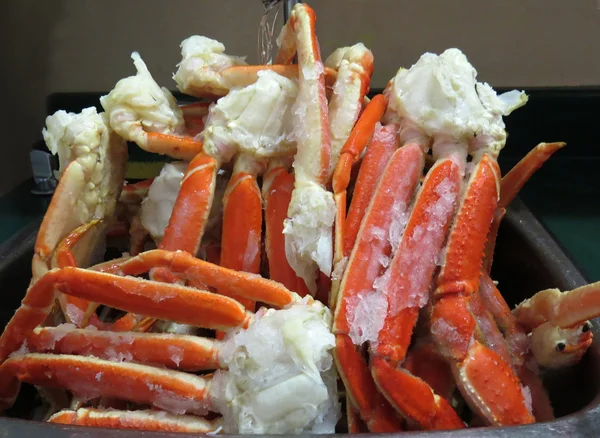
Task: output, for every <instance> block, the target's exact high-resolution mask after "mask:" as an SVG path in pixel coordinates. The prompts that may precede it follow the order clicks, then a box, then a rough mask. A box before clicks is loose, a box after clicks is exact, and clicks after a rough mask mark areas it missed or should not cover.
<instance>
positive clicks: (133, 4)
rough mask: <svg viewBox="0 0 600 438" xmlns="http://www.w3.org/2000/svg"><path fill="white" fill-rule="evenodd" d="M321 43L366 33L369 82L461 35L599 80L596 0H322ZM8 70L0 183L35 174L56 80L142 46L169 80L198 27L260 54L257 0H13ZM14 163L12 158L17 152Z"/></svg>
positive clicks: (492, 49)
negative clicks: (34, 158)
mask: <svg viewBox="0 0 600 438" xmlns="http://www.w3.org/2000/svg"><path fill="white" fill-rule="evenodd" d="M308 3H309V4H311V5H312V6H314V7H315V9H316V11H317V15H318V28H317V31H318V35H319V39H320V42H321V49H322V52H323V55H324V56H326V55H327V54H329V53H330V52H331V51H332V50H333V49H334V48H335V47H339V46H342V45H348V44H352V43H354V42H357V41H362V42H364V43H365V44H366V45H367V46H368V47H370V48H371V49H372V50H373V52H374V54H375V66H376V67H375V68H376V70H375V74H374V78H373V86H376V87H381V86H383V85H384V84H385V83H386V81H387V80H388V79H389V78H390V77H392V76H393V75H394V73H395V71H396V70H397V68H398V67H399V66H409V65H410V64H412V63H413V62H414V61H416V59H417V58H418V57H419V55H420V54H422V53H423V52H425V51H434V52H440V51H442V50H444V49H445V48H447V47H459V48H460V49H462V50H463V51H464V52H465V53H466V54H467V56H468V57H469V58H470V60H471V62H472V63H473V64H474V65H475V67H476V68H477V69H478V71H479V77H480V78H481V79H482V80H485V81H488V82H490V83H491V84H492V85H496V86H543V85H582V84H583V85H593V84H600V50H599V49H600V10H598V7H599V6H598V3H597V1H596V0H570V1H568V0H486V1H481V0H452V1H448V0H424V1H416V0H415V1H401V0H371V1H368V0H320V1H315V0H313V1H309V2H308ZM0 10H1V11H2V12H1V15H0V44H1V45H2V61H0V64H1V65H2V68H1V69H0V70H1V73H0V79H3V81H2V84H3V86H4V90H3V99H2V104H1V106H0V107H1V113H0V115H1V117H0V129H2V132H3V134H4V135H3V141H2V143H0V153H2V155H3V158H4V160H3V164H4V166H3V169H2V171H0V193H3V192H5V191H7V190H9V189H10V188H12V187H14V186H15V185H16V184H18V183H20V182H22V181H23V180H24V179H26V178H28V177H29V161H28V152H29V148H30V144H31V143H32V142H33V141H34V140H36V139H38V137H39V132H40V130H41V128H42V126H43V122H44V99H45V97H46V96H47V95H48V94H49V93H51V92H55V91H94V90H108V89H110V88H111V87H112V86H113V85H114V83H115V82H116V81H117V80H118V79H119V78H121V77H123V76H127V75H129V74H131V73H132V72H133V71H134V69H133V65H132V64H131V61H130V59H129V54H130V53H131V52H132V51H133V50H138V51H139V52H140V53H141V55H142V57H143V58H144V60H145V61H146V62H147V64H148V67H149V68H150V71H151V72H152V73H153V75H154V77H155V78H156V79H157V81H158V82H159V83H160V84H161V85H165V86H167V87H169V88H174V82H173V81H172V80H171V79H170V77H171V74H172V73H173V72H174V71H175V65H176V64H177V62H178V61H179V59H180V54H179V43H180V42H181V40H182V39H184V38H185V37H187V36H189V35H192V34H203V35H206V36H210V37H212V38H216V39H218V40H220V41H222V42H223V43H224V44H225V45H226V47H227V51H228V52H229V53H231V54H240V55H248V59H249V61H251V62H252V61H255V60H256V51H257V46H256V41H257V26H258V22H259V20H260V17H261V2H260V1H259V0H172V1H168V2H167V1H164V0H163V1H158V0H135V1H133V0H130V1H123V0H119V1H117V0H103V1H90V0H48V1H37V0H35V1H34V0H20V1H17V0H13V1H10V0H7V1H5V2H4V3H3V7H2V9H0ZM9 163H10V164H9Z"/></svg>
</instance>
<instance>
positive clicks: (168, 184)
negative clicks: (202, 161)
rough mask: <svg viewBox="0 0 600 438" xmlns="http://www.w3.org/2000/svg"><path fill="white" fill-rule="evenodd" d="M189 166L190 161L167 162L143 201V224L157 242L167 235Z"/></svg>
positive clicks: (141, 216)
mask: <svg viewBox="0 0 600 438" xmlns="http://www.w3.org/2000/svg"><path fill="white" fill-rule="evenodd" d="M187 167H188V163H186V162H183V161H176V162H172V163H167V164H165V165H164V166H163V168H162V169H161V171H160V175H159V176H158V177H156V178H155V179H154V181H152V184H151V185H150V188H149V189H148V196H147V197H146V199H144V200H143V201H142V206H141V214H140V218H141V222H142V226H143V227H144V228H145V229H146V231H148V233H150V236H152V238H153V239H154V241H155V242H160V241H161V240H162V238H163V237H164V235H165V228H167V225H169V219H170V218H171V213H172V212H173V206H174V205H175V201H176V199H177V195H178V194H179V189H180V188H181V182H182V181H183V177H184V175H185V171H186V170H187Z"/></svg>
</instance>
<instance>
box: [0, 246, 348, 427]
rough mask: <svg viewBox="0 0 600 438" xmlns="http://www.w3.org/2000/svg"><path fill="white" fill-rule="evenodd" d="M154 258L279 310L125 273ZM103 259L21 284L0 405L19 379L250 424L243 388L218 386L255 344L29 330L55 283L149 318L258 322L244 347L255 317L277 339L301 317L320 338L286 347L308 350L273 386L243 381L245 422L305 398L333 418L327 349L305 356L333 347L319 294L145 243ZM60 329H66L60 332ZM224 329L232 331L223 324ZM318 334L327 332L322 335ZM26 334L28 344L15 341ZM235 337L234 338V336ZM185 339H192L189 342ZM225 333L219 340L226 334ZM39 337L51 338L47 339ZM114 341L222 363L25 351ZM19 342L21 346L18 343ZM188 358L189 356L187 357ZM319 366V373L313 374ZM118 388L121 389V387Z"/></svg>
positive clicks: (266, 420) (300, 323)
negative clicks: (208, 370)
mask: <svg viewBox="0 0 600 438" xmlns="http://www.w3.org/2000/svg"><path fill="white" fill-rule="evenodd" d="M156 267H165V268H167V269H169V271H170V272H173V273H176V274H177V275H180V276H181V277H182V278H185V279H195V280H196V281H198V282H202V283H204V284H208V285H210V286H211V287H215V288H216V289H217V290H223V291H224V290H227V291H228V293H229V294H233V295H235V296H241V297H244V298H246V299H249V300H252V301H261V302H265V303H268V304H270V305H272V306H275V307H277V308H283V310H278V311H276V310H274V309H271V310H265V309H263V310H261V311H260V312H259V314H257V315H254V314H251V313H249V312H247V311H246V310H245V309H244V307H243V306H242V305H241V304H240V303H239V302H237V301H236V300H234V299H232V298H229V297H227V296H224V294H223V295H220V294H214V293H210V292H206V291H201V290H197V289H193V288H189V287H186V286H181V285H178V284H168V283H157V282H154V281H151V280H143V279H139V278H134V277H132V275H138V274H142V273H145V272H148V271H149V270H150V269H152V268H156ZM103 268H104V269H105V270H106V271H107V272H99V271H94V270H86V269H79V268H74V267H67V268H64V269H57V270H52V271H49V272H48V273H47V274H46V275H45V276H44V277H43V278H42V279H40V281H38V282H37V283H36V284H35V285H34V287H32V288H31V289H30V290H29V291H28V293H27V295H26V297H25V299H24V300H23V304H22V306H21V308H19V310H18V311H17V313H16V314H15V316H14V317H13V319H12V320H11V322H10V323H9V325H8V326H7V329H6V330H5V332H4V333H3V335H2V337H0V354H1V356H0V357H2V359H3V360H2V362H3V363H2V364H1V365H0V382H1V383H2V385H0V387H1V388H2V391H1V394H0V399H1V401H2V407H3V408H6V407H7V406H9V405H10V404H11V403H12V400H14V397H15V394H16V391H17V390H18V386H19V384H18V382H19V381H25V382H29V383H32V384H35V385H42V386H47V385H50V386H61V387H65V388H66V389H68V390H69V391H71V392H73V393H74V394H75V395H77V396H80V397H84V398H95V397H109V398H117V399H123V398H125V399H127V400H131V401H135V402H137V403H142V404H150V405H153V406H155V407H158V408H161V409H164V410H166V411H168V412H170V413H173V414H178V415H180V414H185V413H194V414H198V415H204V414H205V413H206V412H207V411H208V410H212V411H216V412H220V413H222V414H223V415H224V416H225V420H226V421H228V422H229V423H228V426H227V427H229V431H233V432H235V431H236V429H235V428H236V427H240V428H242V430H245V429H243V428H245V427H250V426H252V425H246V424H245V423H242V422H241V421H240V420H239V418H242V417H243V415H244V413H245V412H247V409H249V407H250V405H249V404H248V395H244V394H245V393H240V394H239V397H240V399H239V400H238V399H237V398H233V399H232V398H231V397H237V396H235V394H233V395H232V394H231V392H230V391H229V390H228V391H224V390H225V388H227V387H228V385H229V383H228V382H229V379H245V378H247V377H246V374H245V372H243V369H242V370H240V369H239V367H240V366H241V365H243V364H244V363H245V362H244V361H250V362H252V364H247V365H244V366H250V367H253V368H252V369H253V370H255V367H256V366H257V364H256V363H254V362H253V361H255V360H256V359H252V358H253V357H255V356H253V355H254V354H255V353H252V354H251V355H250V357H248V351H250V350H247V348H250V346H247V347H243V350H244V352H245V353H243V355H245V359H244V358H243V357H242V356H240V357H238V358H234V357H231V355H232V350H231V348H221V347H220V345H221V344H220V343H219V342H218V341H214V340H202V339H198V340H192V339H189V337H182V336H178V337H177V341H176V342H175V343H172V341H173V337H172V336H171V337H169V336H166V335H154V334H114V333H111V334H106V333H104V334H98V333H90V331H89V329H88V330H75V331H72V330H68V329H67V328H66V327H58V328H54V329H48V328H37V329H36V328H35V327H36V326H37V324H39V323H40V322H41V321H43V319H44V318H45V317H46V315H47V313H48V312H49V309H50V307H48V303H49V301H51V299H52V296H53V294H54V291H55V290H58V291H60V292H61V293H67V294H70V295H72V296H76V297H79V298H83V299H88V300H93V301H96V302H100V303H102V304H104V305H107V306H111V307H114V308H117V309H120V310H125V311H129V312H135V313H140V314H144V315H148V316H150V317H154V318H166V319H169V320H173V321H176V322H179V323H183V324H192V325H198V326H202V327H206V328H212V329H217V330H230V329H231V328H240V329H242V328H243V329H245V331H244V332H243V333H242V334H243V336H246V337H247V336H249V333H250V332H252V330H254V329H253V327H254V326H256V325H257V324H258V325H259V326H261V327H262V328H257V329H256V330H257V331H255V332H252V333H253V334H252V336H254V337H256V339H255V344H253V345H254V347H252V348H255V347H256V346H259V345H262V342H263V341H262V340H261V339H260V333H263V332H262V331H261V330H264V329H265V325H264V324H275V326H274V327H272V328H271V330H279V333H280V335H279V337H280V340H279V341H278V342H286V341H285V336H283V334H284V333H287V331H289V330H292V327H293V330H294V333H297V334H299V335H300V334H301V335H302V336H300V338H299V339H298V341H301V339H304V336H307V337H309V338H310V336H315V335H317V333H316V332H315V333H312V334H310V333H304V334H302V333H303V332H302V330H304V329H302V327H304V323H305V322H306V323H307V324H308V325H307V326H306V328H307V329H309V330H317V332H319V334H318V336H320V342H319V343H317V344H319V345H316V344H315V343H313V342H311V343H309V344H306V343H304V344H302V345H303V346H302V347H300V346H296V347H291V348H292V349H293V351H297V348H303V349H307V348H308V349H309V350H310V351H309V350H306V351H307V353H308V356H306V357H305V358H303V359H301V361H302V364H300V365H298V367H299V368H298V370H297V371H298V373H296V371H294V369H295V368H294V367H292V368H294V369H292V370H290V371H289V373H291V374H289V375H286V376H287V378H285V379H283V380H280V381H279V383H278V384H276V385H275V386H271V385H266V387H265V386H264V385H262V384H261V383H258V386H257V387H255V389H253V390H251V392H252V391H253V392H252V393H253V394H254V392H256V394H254V395H253V396H252V397H259V399H260V400H258V399H257V400H256V401H255V402H251V404H252V403H254V408H253V409H255V411H254V416H255V418H256V419H257V421H258V423H259V424H258V425H257V424H254V426H252V427H259V426H260V427H265V428H266V429H264V430H263V429H260V430H263V432H265V431H268V430H271V431H276V430H278V429H268V427H287V426H286V425H285V424H282V423H278V422H275V424H274V425H273V423H272V422H271V420H272V418H273V415H276V416H281V417H284V416H285V415H288V414H289V413H290V412H294V411H295V410H296V409H300V408H301V409H302V410H303V409H304V407H305V406H306V404H307V403H308V404H310V405H314V407H315V409H317V410H322V409H324V410H325V411H326V413H327V412H329V410H332V411H331V412H330V413H328V415H330V417H331V418H330V421H333V423H332V425H333V424H335V421H337V414H336V413H335V412H336V406H337V405H336V403H337V402H336V399H335V397H336V395H335V375H334V374H332V373H334V370H333V369H332V368H331V358H330V359H329V365H328V366H327V364H325V363H323V364H320V362H319V363H318V364H317V363H314V362H312V360H313V359H311V358H313V357H314V358H317V357H322V354H324V353H325V354H326V351H328V350H330V349H331V348H332V347H333V335H332V334H331V333H330V332H329V328H328V327H329V318H330V316H328V315H329V313H328V310H327V309H326V308H325V307H324V306H323V305H321V304H320V303H318V302H315V301H314V300H312V299H302V298H300V297H299V296H298V295H296V294H294V293H293V292H290V291H288V290H287V289H285V287H283V286H282V285H280V284H279V283H276V282H273V281H271V280H266V279H263V278H261V277H258V276H256V275H253V274H248V273H243V272H238V271H233V270H230V269H226V268H223V267H220V266H217V265H212V264H210V263H208V262H204V261H202V260H199V259H196V258H194V257H192V256H190V255H189V254H187V253H185V252H168V251H164V250H153V251H148V252H145V253H142V254H140V255H139V256H136V257H133V258H130V259H128V260H126V261H120V262H115V263H114V264H113V265H104V266H103ZM108 271H110V272H112V273H109V272H108ZM115 274H118V275H115ZM49 297H50V300H49ZM289 324H291V325H289ZM315 324H316V325H315ZM280 325H281V327H280V328H279V329H277V328H276V327H279V326H280ZM63 330H68V332H67V333H65V332H64V331H63ZM286 330H287V331H286ZM297 330H301V331H300V332H298V331H297ZM248 331H250V332H248ZM321 332H322V333H321ZM230 336H233V337H235V336H237V335H236V334H235V333H230ZM323 336H325V338H324V337H323ZM327 336H328V337H329V338H331V339H330V340H327V339H326V338H327ZM27 339H30V340H31V341H32V343H31V344H27V343H26V344H23V341H26V340H27ZM241 339H242V338H240V340H235V339H234V340H233V342H234V344H235V343H237V342H240V341H241ZM114 340H120V343H119V342H118V343H116V344H113V342H111V341H114ZM82 341H83V342H82ZM190 342H191V343H192V344H193V345H192V348H191V349H189V350H188V348H187V347H189V345H190ZM224 342H228V338H226V339H225V341H224ZM243 342H245V341H243ZM301 342H304V341H301ZM48 343H50V344H53V345H50V346H49V345H48ZM122 343H129V346H130V347H131V346H132V345H134V346H135V347H134V348H131V349H130V350H129V352H128V354H127V355H126V356H125V357H123V359H125V360H134V359H137V360H142V361H144V362H145V360H149V361H150V362H154V363H159V364H160V363H162V364H165V365H170V367H173V365H175V367H184V368H185V367H192V368H204V367H212V366H214V365H215V360H216V357H215V356H218V362H219V363H218V365H219V368H222V367H228V368H229V369H228V370H227V371H220V370H219V371H217V372H216V373H215V375H214V377H211V376H209V375H206V376H202V377H198V376H194V375H191V374H188V373H184V372H181V371H174V370H168V369H159V368H155V367H153V366H150V365H148V364H145V363H143V364H134V363H122V362H113V361H110V360H106V359H99V358H92V357H85V356H79V355H71V354H40V353H28V352H27V350H28V349H29V348H32V347H33V348H35V347H36V346H39V347H41V348H42V349H43V350H44V349H45V350H50V351H65V352H67V351H69V352H72V353H85V352H93V353H94V354H97V355H98V356H101V357H111V355H115V354H118V353H117V351H118V349H119V345H120V344H122ZM235 345H237V344H235ZM169 347H170V348H171V349H169ZM230 347H231V346H230ZM19 348H21V350H20V351H17V350H18V349H19ZM314 348H317V349H320V350H319V352H317V351H314V352H312V349H314ZM184 349H185V350H184ZM321 349H324V350H322V351H321ZM23 350H24V351H23ZM234 350H235V348H234ZM303 351H304V350H303ZM15 352H16V353H15ZM195 352H196V353H197V354H198V355H199V356H200V357H194V358H187V359H186V356H188V355H189V354H192V356H196V353H195ZM13 353H14V354H13ZM233 353H235V351H234V352H233ZM239 354H242V353H241V352H240V353H239ZM277 354H283V355H286V354H291V353H287V347H285V348H284V350H283V351H282V352H279V353H277ZM294 354H296V353H294ZM313 355H314V356H313ZM9 356H10V357H9ZM190 359H191V360H192V362H189V360H190ZM269 360H277V359H273V358H271V359H269ZM278 360H284V359H283V358H280V359H278ZM285 360H288V359H285ZM319 360H320V359H319ZM186 361H187V362H186ZM169 362H171V363H169ZM307 370H312V371H309V372H308V374H310V376H308V375H307ZM329 370H331V371H329ZM261 372H263V373H267V374H268V373H269V372H270V371H269V370H268V369H265V370H263V371H261ZM321 372H324V373H325V374H323V375H322V374H321ZM327 373H329V374H331V375H329V374H327ZM267 374H265V375H267ZM280 377H281V378H283V377H285V376H280ZM315 379H316V380H315ZM322 379H325V381H324V380H322ZM90 382H92V383H93V384H90ZM261 382H262V380H261ZM231 385H234V387H235V385H241V382H239V383H235V380H234V381H233V382H232V383H231ZM261 385H262V386H261ZM238 387H239V386H238ZM123 388H127V390H126V391H124V390H123ZM257 391H258V392H257ZM273 391H275V392H276V393H281V392H282V391H283V393H286V392H289V391H292V392H294V394H295V396H296V397H295V398H294V400H295V401H294V402H293V403H291V404H290V403H289V402H286V403H285V406H284V405H282V404H281V403H280V402H279V401H277V400H279V398H275V400H274V401H271V402H269V401H268V400H272V397H271V395H269V394H271V393H272V392H273ZM263 392H264V394H263ZM261 394H262V395H261ZM244 400H245V401H244ZM303 412H304V411H303ZM311 412H313V411H311ZM313 414H314V415H313ZM313 414H306V413H305V414H303V421H304V420H306V422H307V423H306V424H310V422H311V421H313V420H316V419H317V418H320V417H318V415H321V414H317V412H313ZM311 415H313V416H312V417H311ZM238 417H239V418H238ZM304 417H306V418H304ZM278 418H279V417H278ZM232 421H233V422H232ZM302 424H304V423H302ZM300 427H304V426H300ZM328 427H329V426H328ZM331 427H332V426H331ZM283 430H287V429H283Z"/></svg>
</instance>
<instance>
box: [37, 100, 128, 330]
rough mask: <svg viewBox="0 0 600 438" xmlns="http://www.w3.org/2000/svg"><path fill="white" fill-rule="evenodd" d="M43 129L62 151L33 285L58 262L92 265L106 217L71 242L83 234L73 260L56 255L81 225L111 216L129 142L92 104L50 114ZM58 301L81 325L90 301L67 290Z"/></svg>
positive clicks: (42, 228) (57, 151)
mask: <svg viewBox="0 0 600 438" xmlns="http://www.w3.org/2000/svg"><path fill="white" fill-rule="evenodd" d="M43 135H44V139H45V141H46V144H47V145H48V148H49V149H50V151H52V153H54V154H58V156H59V161H60V166H61V168H60V181H59V184H58V186H57V188H56V190H55V193H54V195H53V197H52V201H51V202H50V206H49V207H48V211H47V212H46V215H45V216H44V219H43V221H42V224H41V226H40V229H39V232H38V236H37V240H36V243H35V246H34V256H33V261H32V274H33V275H32V279H31V284H30V286H32V285H34V284H35V283H36V282H37V281H38V280H39V279H40V278H41V277H42V276H44V275H45V274H46V272H48V271H49V270H50V269H52V268H55V267H58V264H59V263H77V264H78V265H81V266H87V265H89V263H90V262H91V261H92V260H91V258H92V254H93V252H94V249H95V247H96V245H97V244H98V243H99V241H100V239H101V238H103V234H104V231H105V228H106V221H105V222H101V223H100V225H99V226H95V227H94V230H93V232H90V233H85V238H83V239H82V238H81V237H82V235H80V236H79V237H78V238H77V239H75V241H74V242H72V243H71V245H75V242H79V241H80V240H81V242H80V243H79V245H78V247H77V249H76V251H75V252H74V253H72V258H71V259H70V260H68V261H63V262H61V261H60V259H57V257H56V254H57V250H58V249H59V247H60V244H61V242H62V241H63V239H65V238H66V237H67V236H68V235H69V234H71V233H72V232H73V231H74V230H77V229H78V227H81V226H84V227H85V226H86V225H87V224H88V223H90V222H92V221H93V220H95V219H96V220H102V219H109V218H111V216H112V215H113V213H114V211H115V207H116V203H117V199H118V198H119V193H120V191H121V187H122V186H123V180H124V175H125V165H126V163H127V148H126V144H125V142H124V141H123V140H122V139H121V138H119V137H118V136H117V135H116V134H115V133H114V132H112V131H111V129H110V127H109V126H108V120H107V117H106V115H105V114H103V113H101V114H98V113H97V112H96V110H95V109H94V108H86V109H84V110H83V111H82V112H81V113H79V114H73V113H66V112H65V111H58V112H56V113H55V114H54V115H52V116H49V117H48V118H47V119H46V129H44V131H43ZM60 252H61V253H63V252H64V251H60ZM59 303H60V305H61V309H62V312H63V314H64V316H65V318H66V319H67V321H68V322H72V323H74V324H76V325H78V326H83V325H85V324H86V323H87V317H86V313H87V307H88V303H86V302H83V301H80V300H75V299H71V298H69V297H64V296H60V297H59Z"/></svg>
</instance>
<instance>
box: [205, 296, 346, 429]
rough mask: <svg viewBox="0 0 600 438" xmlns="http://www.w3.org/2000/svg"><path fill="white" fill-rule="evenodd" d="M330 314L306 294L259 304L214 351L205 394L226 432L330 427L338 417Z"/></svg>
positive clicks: (333, 338)
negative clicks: (278, 303) (219, 367)
mask: <svg viewBox="0 0 600 438" xmlns="http://www.w3.org/2000/svg"><path fill="white" fill-rule="evenodd" d="M330 327H331V312H330V311H329V309H327V308H326V307H325V306H323V305H322V304H321V303H319V302H313V303H311V304H308V299H304V300H302V301H299V302H296V303H294V304H292V305H290V306H288V307H287V308H285V309H283V310H274V309H269V310H265V309H261V310H260V311H259V312H258V313H257V314H256V319H255V321H254V322H253V323H252V324H251V325H250V326H249V327H248V329H246V330H238V331H237V332H234V333H231V334H230V335H228V337H227V338H226V339H225V341H224V344H223V347H222V349H221V356H220V357H221V362H222V363H223V365H224V366H227V367H228V370H227V371H217V372H216V373H215V376H214V378H213V380H212V384H211V387H210V391H211V398H212V400H213V403H214V405H215V407H216V408H217V410H218V411H219V412H221V413H222V414H223V419H224V426H223V427H224V431H225V432H226V433H242V434H245V433H254V434H282V433H334V432H335V424H336V423H337V420H338V419H339V418H340V405H339V402H338V396H337V381H336V380H337V374H336V370H335V367H334V366H333V357H332V350H333V348H334V345H335V337H334V335H333V334H332V333H331V330H330Z"/></svg>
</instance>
